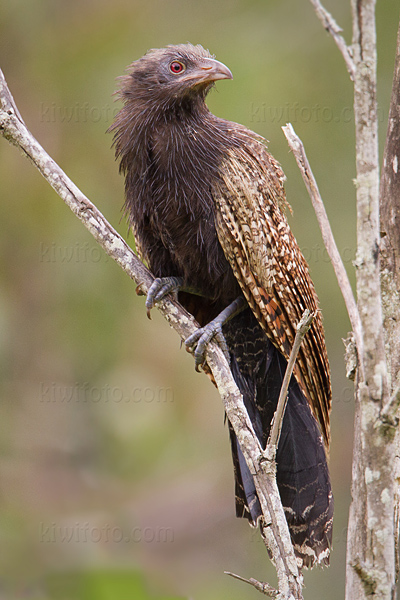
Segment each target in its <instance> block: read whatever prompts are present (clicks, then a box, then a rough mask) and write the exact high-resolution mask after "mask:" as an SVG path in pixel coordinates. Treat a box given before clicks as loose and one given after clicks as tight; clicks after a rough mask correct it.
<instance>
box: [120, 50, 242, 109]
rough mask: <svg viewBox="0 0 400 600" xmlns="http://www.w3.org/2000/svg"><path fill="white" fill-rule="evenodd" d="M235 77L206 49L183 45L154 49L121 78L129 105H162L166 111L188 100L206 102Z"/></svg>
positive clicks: (121, 93) (122, 92) (124, 97)
mask: <svg viewBox="0 0 400 600" xmlns="http://www.w3.org/2000/svg"><path fill="white" fill-rule="evenodd" d="M219 79H232V73H231V72H230V70H229V69H228V67H226V66H225V65H224V64H223V63H221V62H219V61H218V60H215V58H213V56H212V55H211V54H210V53H209V52H208V50H205V49H204V48H203V47H202V46H200V45H197V46H193V45H192V44H180V45H177V46H167V47H166V48H160V49H153V50H150V51H149V52H147V53H146V54H145V55H144V56H143V57H142V58H140V59H139V60H137V61H135V62H134V63H132V65H131V66H130V67H129V68H128V75H125V76H124V77H122V78H121V88H120V95H121V97H122V98H123V99H124V100H125V101H129V100H131V101H135V100H136V101H141V102H143V101H144V102H147V103H148V106H149V105H150V104H151V103H154V104H158V105H159V106H162V107H163V108H166V107H168V106H170V105H171V103H180V102H182V101H185V99H191V98H192V99H194V98H201V99H204V97H205V95H206V94H207V92H208V91H209V89H210V88H211V87H212V86H213V84H214V82H215V81H217V80H219Z"/></svg>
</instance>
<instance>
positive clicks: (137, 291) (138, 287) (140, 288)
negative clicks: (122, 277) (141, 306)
mask: <svg viewBox="0 0 400 600" xmlns="http://www.w3.org/2000/svg"><path fill="white" fill-rule="evenodd" d="M142 285H143V284H142V283H139V285H137V286H136V289H135V292H136V294H137V295H138V296H145V295H146V294H145V292H144V291H143V290H142Z"/></svg>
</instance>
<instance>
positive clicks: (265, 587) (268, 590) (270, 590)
mask: <svg viewBox="0 0 400 600" xmlns="http://www.w3.org/2000/svg"><path fill="white" fill-rule="evenodd" d="M224 572H225V575H229V576H230V577H233V578H234V579H238V580H239V581H243V582H244V583H248V584H250V585H252V586H253V587H255V588H256V590H258V591H259V592H261V593H262V594H265V595H266V596H269V597H270V598H277V597H278V594H279V592H278V590H276V589H275V588H274V587H272V585H269V583H266V582H264V581H257V579H254V578H253V577H250V579H246V578H245V577H241V576H240V575H235V573H230V571H224Z"/></svg>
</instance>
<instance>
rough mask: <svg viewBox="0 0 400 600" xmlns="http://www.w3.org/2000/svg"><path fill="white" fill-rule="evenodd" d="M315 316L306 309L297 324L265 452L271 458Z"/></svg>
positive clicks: (275, 449)
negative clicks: (299, 356)
mask: <svg viewBox="0 0 400 600" xmlns="http://www.w3.org/2000/svg"><path fill="white" fill-rule="evenodd" d="M314 317H315V314H314V313H310V311H309V310H308V309H306V310H305V311H304V313H303V316H302V317H301V320H300V321H299V323H298V324H297V331H296V337H295V338H294V342H293V347H292V350H291V352H290V356H289V360H288V363H287V365H286V371H285V376H284V378H283V382H282V386H281V391H280V393H279V398H278V405H277V407H276V411H275V414H274V419H273V421H272V427H271V433H270V435H269V438H268V442H267V447H266V449H265V453H264V454H265V456H268V458H269V459H270V460H275V457H276V451H277V449H278V444H279V438H280V435H281V430H282V423H283V417H284V416H285V409H286V404H287V398H288V388H289V383H290V379H291V377H292V373H293V369H294V366H295V364H296V359H297V355H298V353H299V350H300V346H301V344H302V342H303V340H304V336H305V335H306V333H307V331H308V330H309V329H310V327H311V323H312V322H313V319H314Z"/></svg>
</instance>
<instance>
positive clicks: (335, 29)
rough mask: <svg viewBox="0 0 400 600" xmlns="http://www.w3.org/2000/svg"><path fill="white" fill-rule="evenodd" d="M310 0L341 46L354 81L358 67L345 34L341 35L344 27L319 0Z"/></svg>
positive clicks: (339, 46) (340, 48)
mask: <svg viewBox="0 0 400 600" xmlns="http://www.w3.org/2000/svg"><path fill="white" fill-rule="evenodd" d="M310 2H311V4H312V5H313V7H314V9H315V12H316V15H317V17H318V19H319V20H320V21H321V23H322V25H323V27H324V29H326V31H327V32H328V33H330V34H331V36H332V37H333V39H334V41H335V43H336V45H337V47H338V48H339V50H340V52H341V53H342V56H343V58H344V62H345V63H346V67H347V70H348V72H349V75H350V79H351V80H352V81H354V78H355V74H356V67H355V64H354V60H353V55H352V52H351V49H350V48H349V46H348V45H347V44H346V41H345V39H344V38H343V36H342V35H340V34H341V32H342V31H343V29H341V28H340V27H339V25H338V24H337V23H336V21H335V19H334V18H333V17H332V15H331V14H330V13H329V12H328V11H327V10H326V8H324V7H323V6H322V4H321V2H320V1H319V0H310Z"/></svg>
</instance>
